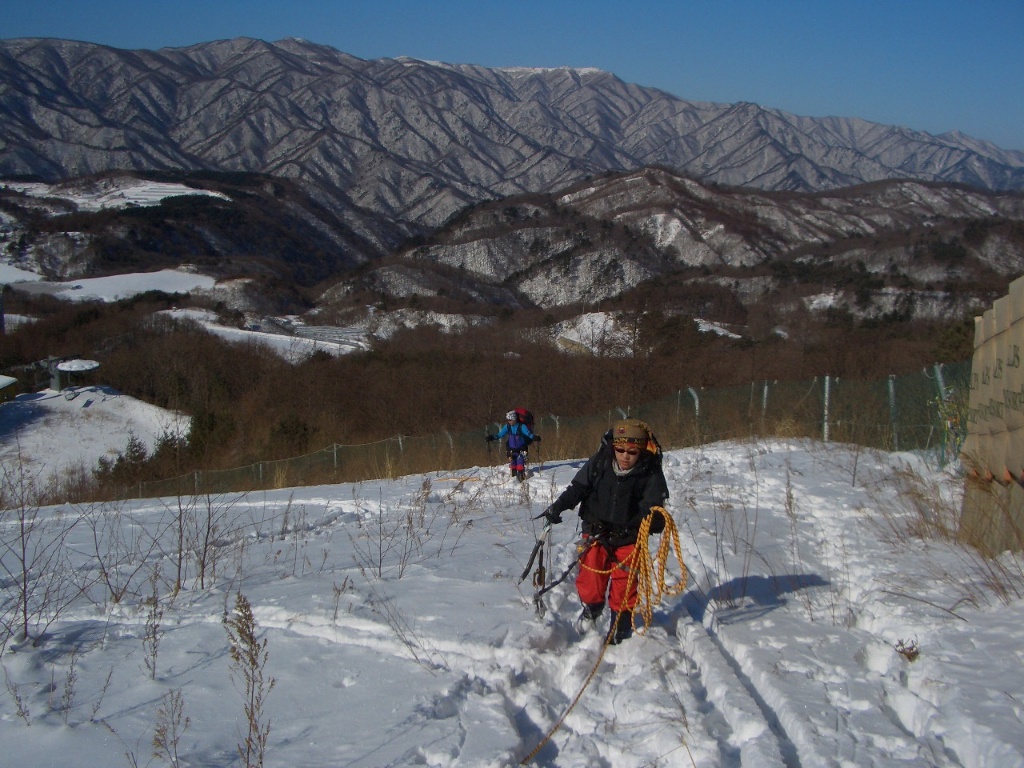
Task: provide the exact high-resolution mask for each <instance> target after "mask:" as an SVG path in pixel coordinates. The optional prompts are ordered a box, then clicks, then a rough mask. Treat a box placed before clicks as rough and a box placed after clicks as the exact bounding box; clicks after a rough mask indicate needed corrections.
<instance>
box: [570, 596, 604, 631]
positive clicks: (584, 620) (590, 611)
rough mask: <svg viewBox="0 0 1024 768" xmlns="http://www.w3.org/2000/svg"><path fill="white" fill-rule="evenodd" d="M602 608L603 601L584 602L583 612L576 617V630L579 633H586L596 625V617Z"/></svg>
mask: <svg viewBox="0 0 1024 768" xmlns="http://www.w3.org/2000/svg"><path fill="white" fill-rule="evenodd" d="M603 610H604V603H585V604H584V605H583V613H581V614H580V617H579V618H578V619H576V631H577V632H579V633H580V634H581V635H585V634H587V632H589V631H590V630H592V629H596V627H597V619H598V617H599V616H600V615H601V611H603Z"/></svg>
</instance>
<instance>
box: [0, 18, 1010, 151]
mask: <svg viewBox="0 0 1024 768" xmlns="http://www.w3.org/2000/svg"><path fill="white" fill-rule="evenodd" d="M0 19H2V30H3V31H2V33H0V34H3V36H4V37H6V38H13V37H59V38H68V39H75V40H85V41H89V42H95V43H102V44H105V45H111V46H115V47H118V48H162V47H178V46H186V45H192V44H194V43H199V42H205V41H209V40H217V39H223V38H231V37H239V36H246V37H255V38H260V39H263V40H268V41H274V40H280V39H281V38H284V37H302V38H305V39H307V40H311V41H313V42H317V43H322V44H325V45H330V46H332V47H334V48H337V49H339V50H342V51H345V52H346V53H350V54H353V55H355V56H359V57H361V58H368V59H372V58H381V57H393V56H403V55H404V56H414V57H417V58H422V59H428V60H435V61H447V62H454V63H470V64H481V65H484V66H490V67H497V66H538V67H551V66H576V67H598V68H600V69H604V70H608V71H610V72H613V73H615V74H616V75H618V76H619V77H621V78H622V79H623V80H626V81H629V82H634V83H638V84H640V85H645V86H651V87H655V88H661V89H663V90H666V91H668V92H670V93H672V94H675V95H676V96H679V97H681V98H685V99H692V100H696V101H713V102H721V103H731V102H736V101H751V102H755V103H757V104H760V105H762V106H765V107H775V108H778V109H782V110H785V111H787V112H792V113H795V114H799V115H808V116H812V117H824V116H827V115H837V116H842V117H860V118H864V119H865V120H870V121H873V122H878V123H885V124H889V125H902V126H906V127H909V128H914V129H917V130H923V131H927V132H929V133H934V134H939V133H944V132H946V131H950V130H959V131H962V132H964V133H966V134H968V135H970V136H974V137H975V138H979V139H986V140H988V141H992V142H994V143H995V144H997V145H999V146H1001V147H1003V148H1005V149H1018V150H1024V2H1021V0H885V1H884V2H878V1H876V0H850V1H848V2H833V1H832V0H774V1H772V0H763V1H762V2H754V1H753V0H706V1H705V2H693V1H691V0H676V1H675V2H672V1H671V0H649V1H648V0H631V1H627V0H620V1H619V2H614V1H613V0H580V1H578V2H577V1H572V2H570V1H568V0H547V2H537V1H535V0H504V1H502V2H494V1H492V0H472V1H470V0H418V1H417V0H373V1H371V2H355V1H354V0H334V1H333V2H332V1H329V0H244V1H239V0H215V1H212V0H203V1H202V2H199V1H196V0H162V1H160V2H155V1H151V0H130V1H129V0H90V1H89V2H85V1H84V0H34V2H26V0H0Z"/></svg>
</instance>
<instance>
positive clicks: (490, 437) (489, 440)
mask: <svg viewBox="0 0 1024 768" xmlns="http://www.w3.org/2000/svg"><path fill="white" fill-rule="evenodd" d="M497 439H498V436H497V435H488V436H487V442H488V443H493V442H494V441H495V440H497Z"/></svg>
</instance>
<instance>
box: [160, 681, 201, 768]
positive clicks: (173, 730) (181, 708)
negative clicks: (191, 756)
mask: <svg viewBox="0 0 1024 768" xmlns="http://www.w3.org/2000/svg"><path fill="white" fill-rule="evenodd" d="M184 712H185V696H184V694H182V692H181V689H177V688H176V689H174V690H172V691H168V692H167V693H165V694H164V697H163V700H162V701H161V702H160V708H159V709H157V711H156V727H155V728H154V730H153V757H155V758H157V759H158V760H164V761H165V762H166V763H167V764H168V765H170V766H172V768H177V766H178V764H179V763H178V743H179V742H180V741H181V737H182V736H184V735H185V731H187V730H188V727H189V725H191V722H192V721H191V720H190V719H189V718H188V717H186V716H185V715H184Z"/></svg>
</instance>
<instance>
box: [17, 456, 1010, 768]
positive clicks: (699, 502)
mask: <svg viewBox="0 0 1024 768" xmlns="http://www.w3.org/2000/svg"><path fill="white" fill-rule="evenodd" d="M578 466H579V462H574V461H565V462H554V463H551V464H546V465H542V466H536V467H534V468H533V470H534V472H533V474H532V476H531V478H530V479H529V480H528V482H527V483H525V484H524V485H519V484H518V483H514V482H511V481H510V480H509V479H508V478H507V477H506V473H505V472H504V471H502V468H501V467H475V468H467V469H465V470H462V471H458V472H446V473H431V474H427V475H417V476H411V477H406V478H399V479H396V480H391V481H374V482H364V483H357V484H348V485H339V486H321V487H312V488H287V489H282V490H280V491H272V492H270V491H268V492H259V493H251V494H246V495H227V496H222V497H217V498H214V499H206V500H200V501H201V502H202V503H200V504H199V505H197V506H198V512H197V515H198V519H200V520H205V519H210V518H215V519H216V521H217V529H218V531H219V532H220V539H219V541H218V542H217V544H216V546H215V547H214V550H213V555H214V557H215V560H216V563H217V567H216V574H215V575H214V574H213V573H212V572H209V571H208V572H207V574H206V584H205V588H204V587H203V586H201V585H200V583H199V570H198V564H197V562H196V561H195V560H194V559H189V560H188V561H187V563H186V567H185V579H184V589H183V591H181V592H180V593H179V594H177V595H176V596H175V595H173V594H172V592H171V591H170V586H169V582H168V579H170V577H171V573H172V568H171V562H170V559H169V556H168V553H171V552H173V551H174V547H173V536H172V532H173V530H174V528H175V526H174V525H172V523H173V521H174V520H176V519H177V517H176V516H177V515H178V514H180V510H181V509H183V508H184V509H193V510H195V509H196V508H197V506H196V505H190V500H188V499H185V500H175V499H164V500H151V501H146V502H133V503H131V504H124V505H119V506H117V508H116V509H114V508H108V509H102V508H100V509H97V508H91V509H80V510H72V511H75V512H77V514H78V515H79V517H80V519H81V520H82V522H81V523H80V524H79V525H78V526H77V527H76V528H74V529H73V530H72V532H71V534H70V541H69V543H70V544H71V546H70V547H69V551H70V552H71V553H73V555H72V563H73V565H74V569H75V572H76V573H78V574H80V577H81V578H82V579H83V580H84V581H85V582H89V581H90V578H89V577H90V576H95V575H96V574H97V567H98V566H97V561H103V560H108V561H109V560H111V559H114V553H117V552H122V551H123V550H122V549H119V548H118V547H115V546H113V545H108V546H100V547H98V548H97V546H96V545H95V544H94V543H93V534H94V532H95V531H96V530H100V531H108V532H109V531H111V530H112V528H111V526H112V525H113V523H114V521H117V525H118V526H119V527H117V528H116V530H119V531H122V532H128V531H133V532H134V536H135V538H134V539H132V540H134V541H137V542H142V543H140V544H138V547H139V548H140V549H141V550H142V553H141V554H140V557H144V559H145V561H146V563H147V566H146V568H144V569H142V570H140V571H139V572H137V573H136V574H135V575H134V576H132V575H131V572H130V569H129V568H127V567H124V568H123V569H122V571H121V575H120V578H121V579H122V580H123V581H124V582H125V583H130V584H131V586H130V588H129V589H128V590H127V595H128V596H127V597H126V598H125V599H124V600H122V602H121V603H120V604H113V602H112V601H111V600H110V599H109V594H108V591H107V588H106V587H105V586H103V584H102V583H98V582H92V583H91V586H89V588H88V589H87V592H86V594H87V597H86V598H82V599H77V600H75V601H74V602H73V603H72V604H71V605H69V607H68V609H67V611H66V612H65V613H64V615H63V616H62V618H61V619H60V620H59V621H57V622H55V623H54V624H52V625H51V626H50V627H49V628H48V631H47V633H46V634H45V636H44V637H43V639H42V641H41V642H40V643H39V645H38V647H34V648H33V647H30V646H26V645H24V644H22V645H15V644H13V643H12V644H9V647H8V650H7V652H6V653H5V654H4V656H3V661H4V668H5V671H6V674H7V681H8V682H7V688H8V690H7V694H6V695H4V693H3V692H0V748H2V749H3V753H4V754H5V756H6V760H8V761H9V762H10V764H12V765H17V764H30V765H63V764H67V763H66V761H67V759H68V755H71V754H74V756H75V758H74V764H75V765H76V766H84V767H89V766H111V765H119V764H124V761H125V760H126V759H127V758H126V756H133V757H134V759H136V760H139V761H140V763H141V762H145V761H146V760H148V756H149V755H150V753H151V751H152V737H153V733H154V729H155V727H156V725H157V723H158V722H159V721H160V715H159V711H160V709H161V707H165V708H166V706H167V703H168V701H169V698H168V697H169V696H171V695H172V694H174V693H177V694H179V695H180V696H181V701H182V709H183V714H184V716H187V717H188V718H189V724H188V727H187V729H186V730H184V731H183V733H182V737H181V739H180V742H179V744H178V750H179V755H180V758H181V764H182V765H189V766H220V765H227V764H234V763H235V762H236V761H237V755H236V746H237V744H238V743H239V740H240V738H241V737H242V736H244V728H245V725H246V722H245V720H244V718H243V717H242V697H241V691H240V690H239V685H238V678H237V675H236V678H235V683H234V684H233V683H232V678H231V663H230V659H229V657H228V655H227V636H226V633H225V630H224V628H223V627H222V625H221V619H222V617H223V616H224V614H225V611H229V612H230V611H231V610H232V609H233V606H234V600H235V597H234V595H235V593H236V591H240V592H242V593H243V594H244V595H245V596H246V597H247V599H248V600H249V601H250V602H251V604H252V606H253V609H254V613H255V617H256V621H257V623H258V626H259V637H260V638H261V639H262V640H265V641H266V647H265V649H266V653H267V661H266V663H265V673H266V676H267V678H268V679H269V677H273V678H274V680H275V686H274V687H273V689H272V690H270V691H269V694H268V695H267V698H266V706H265V710H264V711H263V713H262V715H263V718H264V720H265V722H266V723H268V724H269V725H270V726H271V729H270V735H269V740H268V743H267V754H266V761H265V764H266V765H268V766H297V765H301V766H341V765H344V766H351V767H353V768H355V767H357V766H358V767H362V768H370V767H371V766H373V767H379V766H413V765H425V766H438V767H440V768H448V767H449V766H493V767H495V768H497V767H498V766H514V765H517V764H518V763H519V762H520V761H521V760H523V759H524V758H526V757H527V756H528V755H530V754H531V753H532V752H534V750H535V749H536V748H537V747H538V746H539V745H541V744H542V742H544V739H545V737H546V736H548V734H549V733H551V738H550V740H549V741H547V742H546V743H544V744H543V746H542V747H541V748H540V749H539V751H538V752H537V754H536V755H535V757H534V758H533V764H535V765H542V766H557V767H558V768H568V767H574V766H579V767H581V768H582V767H583V766H586V767H587V768H590V767H592V766H616V768H621V767H623V766H625V767H629V766H636V767H639V766H654V765H661V766H701V768H705V767H709V768H717V767H722V768H725V767H728V768H735V767H737V766H747V767H749V768H772V767H773V766H779V767H780V768H781V767H782V766H787V767H788V768H792V767H793V766H803V767H804V768H808V767H811V766H922V767H923V766H950V767H952V766H1019V765H1024V728H1022V727H1021V723H1022V715H1024V709H1022V706H1021V705H1022V703H1024V664H1022V663H1021V662H1022V661H1024V650H1022V646H1021V643H1020V640H1019V627H1020V626H1021V622H1022V621H1024V601H1022V600H1021V599H1020V598H1019V597H1018V595H1019V594H1020V590H1021V581H1020V575H1021V562H1020V561H1019V560H1017V559H1013V558H1009V557H1007V559H1006V560H1005V561H1003V563H1002V566H1003V568H1002V569H1001V571H1000V572H1001V573H1002V574H1003V577H1002V580H1001V583H1002V584H1003V586H1005V587H1008V588H1009V589H1008V591H1004V593H1003V595H1002V596H1000V595H999V594H998V593H997V591H996V590H993V589H992V588H991V586H990V585H991V584H992V581H993V580H992V569H991V568H985V567H983V566H982V565H981V564H979V563H978V562H977V561H976V560H975V559H974V558H973V557H972V556H971V554H970V553H969V552H967V551H965V550H962V549H961V548H959V547H958V546H956V545H955V544H953V543H951V542H947V541H938V540H931V541H922V540H918V539H914V538H912V537H910V536H909V535H907V534H906V533H904V532H902V531H904V528H905V526H907V525H909V524H911V523H913V522H914V520H915V514H916V513H915V511H914V510H913V509H912V507H911V506H910V505H909V504H907V503H905V502H904V501H901V498H907V496H905V495H904V496H903V497H901V496H899V495H898V494H897V493H896V487H897V483H896V479H897V478H900V477H902V478H913V479H914V482H915V483H917V484H918V490H922V491H927V492H928V493H930V494H933V500H934V512H935V514H944V513H947V512H949V511H950V510H953V509H955V508H956V505H957V499H958V494H959V485H960V481H959V480H958V479H957V478H956V477H955V475H952V474H946V473H940V472H937V471H935V470H934V469H932V468H929V466H928V465H927V464H926V463H925V462H923V461H922V460H921V458H920V457H917V456H912V455H908V454H885V453H875V452H866V451H856V450H853V449H851V448H850V447H848V446H840V445H835V444H822V443H815V442H799V441H768V442H750V443H722V444H715V445H710V446H705V447H703V448H695V449H686V450H677V451H671V452H669V453H668V455H667V457H666V473H667V476H668V479H669V482H670V488H671V492H672V498H671V500H670V505H669V507H670V508H669V511H670V513H671V514H672V515H673V518H674V519H675V521H676V522H677V523H678V526H679V533H680V544H681V549H682V552H683V556H684V558H685V561H686V564H687V566H688V568H689V579H688V584H687V587H686V591H685V593H684V594H682V595H680V596H678V597H672V598H669V599H666V600H664V601H663V603H662V604H660V605H659V606H658V608H657V610H656V611H655V613H654V616H653V623H652V626H651V627H649V628H648V629H647V631H646V632H645V633H644V634H641V635H637V636H635V637H634V638H632V639H630V640H628V641H627V642H626V643H624V644H623V645H621V646H617V647H612V648H610V649H608V650H607V651H606V652H605V653H604V655H603V658H602V643H601V641H600V638H599V637H598V636H596V635H594V634H590V635H587V636H583V637H580V636H579V635H578V634H577V632H576V630H575V629H574V628H573V619H574V618H575V615H576V613H577V612H578V607H579V606H578V601H577V599H576V597H575V595H574V590H573V588H572V586H571V581H570V583H566V584H563V585H560V586H558V587H556V588H555V589H553V590H552V591H551V592H550V593H548V595H547V596H545V598H544V600H543V602H544V604H545V607H546V610H545V612H544V615H543V616H538V614H537V612H536V611H535V608H534V605H533V601H532V592H533V587H532V586H531V581H530V579H527V580H526V581H525V582H523V583H519V576H520V574H521V571H522V569H523V567H524V565H525V560H526V557H527V555H528V554H529V551H530V549H531V547H532V545H533V542H534V539H535V537H536V536H537V535H538V533H539V528H538V524H537V522H535V521H533V520H532V518H533V517H534V516H536V515H537V514H539V513H540V511H541V510H542V509H543V508H544V507H545V506H546V505H547V504H548V503H549V502H550V500H551V499H552V497H553V496H554V494H556V493H557V492H558V491H559V490H560V489H561V488H562V487H563V486H564V485H565V484H566V483H567V482H568V481H569V479H570V478H571V476H572V475H573V473H574V472H575V470H576V468H577V467H578ZM181 501H185V502H186V503H185V504H184V505H182V504H181V503H180V502H181ZM64 511H67V510H64ZM45 512H46V514H47V515H53V514H55V513H56V512H57V510H45ZM51 519H52V518H51ZM100 521H103V524H102V525H101V524H99V523H100ZM141 531H146V532H147V534H148V535H151V536H152V537H153V538H152V539H149V538H147V537H140V536H139V533H140V532H141ZM8 535H9V534H8ZM576 536H577V531H576V530H575V528H574V517H573V516H572V515H566V522H564V523H563V524H562V525H560V526H557V527H555V528H554V529H553V532H552V537H551V544H550V547H549V549H548V550H547V553H546V554H547V558H546V560H545V562H546V564H547V567H548V573H549V578H553V577H554V575H557V574H559V573H561V572H562V571H563V570H564V569H565V568H566V567H567V566H568V565H569V564H570V563H571V558H572V557H573V556H574V555H573V553H574V551H575V549H574V546H573V543H574V541H575V539H576ZM114 538H116V537H112V539H111V540H114ZM116 540H117V541H121V542H124V541H126V540H128V539H127V538H125V537H122V538H119V539H116ZM652 541H654V542H657V541H658V539H657V538H655V539H652ZM121 546H122V547H123V544H122V545H121ZM97 550H98V551H99V553H100V554H99V555H97ZM159 553H163V554H159ZM133 562H136V561H135V560H133ZM158 564H159V565H160V578H159V579H158V581H157V584H158V592H157V594H158V604H159V606H160V607H161V610H162V614H161V618H160V622H159V632H160V634H159V637H160V640H159V654H158V656H157V657H156V659H155V663H154V667H155V675H151V674H150V672H149V667H148V662H149V661H150V660H153V654H152V653H151V652H150V651H147V646H146V637H147V627H148V626H151V624H152V619H151V616H152V606H150V607H148V608H147V606H146V604H145V599H146V597H147V596H148V595H151V589H152V588H151V586H150V583H149V579H150V578H151V576H152V573H153V572H154V570H153V569H155V568H156V566H157V565H158ZM669 564H670V573H669V578H668V579H667V582H669V583H671V582H672V581H673V575H676V576H677V575H678V569H677V565H676V563H675V560H674V558H671V557H670V558H669ZM133 579H134V581H133ZM986 581H987V582H988V583H989V586H987V585H986ZM6 590H7V591H6V593H5V596H7V595H9V594H10V591H11V587H10V585H8V586H7V587H6ZM900 648H903V649H904V650H917V651H918V653H919V655H918V657H917V658H916V659H915V660H913V661H911V660H910V659H908V658H907V656H906V655H904V654H901V653H900V652H899V649H900ZM595 665H596V671H594V672H593V676H592V677H591V673H592V671H593V670H595ZM72 673H73V680H74V684H73V686H72V690H73V696H70V697H68V696H67V695H66V693H65V692H66V691H67V690H68V686H67V683H66V681H67V680H68V679H69V678H70V677H72ZM15 693H17V694H18V698H16V697H15V695H14V694H15ZM577 696H578V701H577ZM19 698H20V701H21V712H22V714H19V706H18V705H17V703H16V702H17V701H18V700H19ZM69 698H70V703H69V704H68V705H67V706H64V705H63V703H62V702H64V701H67V700H68V699H69ZM574 701H575V702H576V703H575V705H574ZM563 716H564V722H562V723H561V724H560V725H559V726H558V727H557V728H555V726H556V725H558V724H559V722H560V720H561V718H563ZM65 720H66V722H65ZM29 722H30V723H31V726H29V725H27V723H29ZM552 729H554V731H553V733H552Z"/></svg>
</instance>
